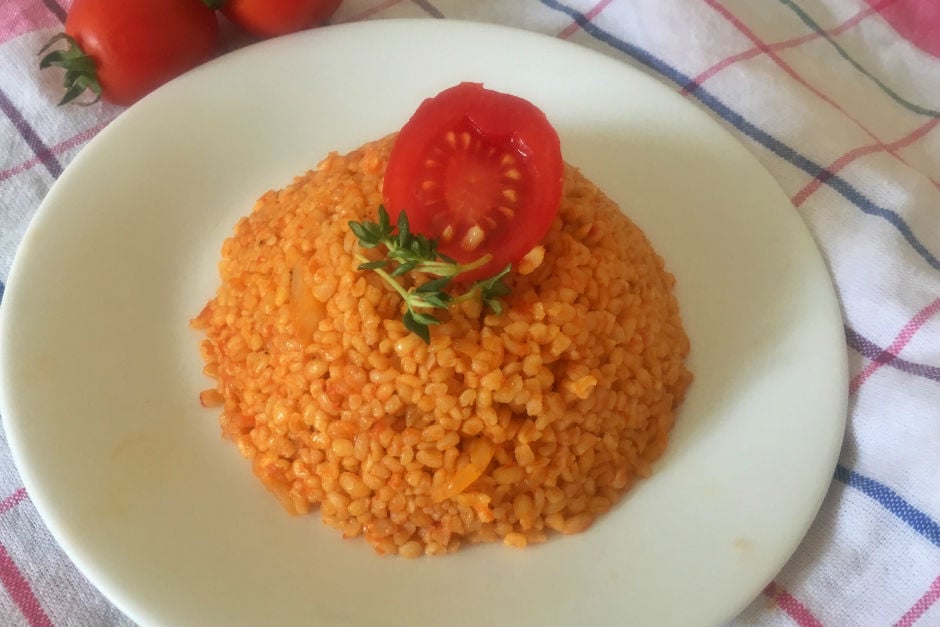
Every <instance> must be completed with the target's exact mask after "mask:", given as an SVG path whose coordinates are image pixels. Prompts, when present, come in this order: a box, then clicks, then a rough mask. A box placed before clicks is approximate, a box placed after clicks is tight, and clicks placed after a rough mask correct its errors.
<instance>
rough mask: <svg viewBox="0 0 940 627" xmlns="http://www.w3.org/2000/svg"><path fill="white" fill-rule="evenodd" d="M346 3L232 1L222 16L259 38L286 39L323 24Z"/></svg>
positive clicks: (323, 0)
mask: <svg viewBox="0 0 940 627" xmlns="http://www.w3.org/2000/svg"><path fill="white" fill-rule="evenodd" d="M340 2H342V0H228V2H226V3H225V5H224V6H223V7H222V12H223V13H225V16H226V17H228V18H229V19H230V20H232V21H233V22H235V23H236V24H238V25H239V26H241V27H242V28H244V29H245V30H247V31H248V32H250V33H253V34H255V35H258V36H259V37H276V36H277V35H286V34H287V33H293V32H296V31H299V30H303V29H305V28H310V27H312V26H318V25H319V24H322V23H323V22H324V21H326V19H327V18H328V17H330V16H331V15H333V12H334V11H336V9H337V8H338V7H339V5H340Z"/></svg>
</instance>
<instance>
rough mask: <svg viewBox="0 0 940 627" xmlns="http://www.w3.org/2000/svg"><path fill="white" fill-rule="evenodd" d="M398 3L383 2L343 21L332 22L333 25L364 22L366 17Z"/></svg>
mask: <svg viewBox="0 0 940 627" xmlns="http://www.w3.org/2000/svg"><path fill="white" fill-rule="evenodd" d="M399 2H401V0H385V2H379V3H378V4H376V5H374V6H371V7H369V8H368V9H365V10H364V11H360V12H359V13H356V14H355V15H351V16H349V17H347V18H345V19H342V20H338V21H336V22H334V24H342V23H344V22H358V21H359V20H364V19H366V18H367V17H372V16H373V15H375V14H376V13H378V12H380V11H384V10H385V9H388V8H391V7H393V6H395V5H396V4H398V3H399Z"/></svg>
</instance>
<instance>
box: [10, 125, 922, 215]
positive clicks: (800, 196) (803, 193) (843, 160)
mask: <svg viewBox="0 0 940 627" xmlns="http://www.w3.org/2000/svg"><path fill="white" fill-rule="evenodd" d="M937 124H940V118H934V119H932V120H930V121H929V122H927V123H926V124H924V125H922V126H919V127H918V128H915V129H914V130H913V131H911V132H910V133H909V134H908V135H906V136H904V137H902V138H901V139H899V140H897V141H895V142H891V143H890V144H885V145H884V146H882V145H881V144H869V145H868V146H862V147H860V148H856V149H855V150H850V151H849V152H847V153H845V154H844V155H842V156H841V157H839V158H838V159H836V160H835V161H833V162H832V163H831V164H829V166H828V167H827V168H826V169H825V171H823V172H820V173H819V175H818V176H816V178H814V179H813V180H812V181H810V182H809V183H807V184H806V185H805V186H804V187H803V189H801V190H800V191H798V192H797V193H796V194H795V195H794V196H793V198H792V199H791V200H792V201H793V204H794V206H796V207H799V206H800V205H802V204H803V203H804V202H806V199H807V198H809V197H810V196H812V195H813V194H814V193H815V192H816V190H818V189H819V188H820V187H821V186H822V185H823V183H825V182H826V181H828V180H829V179H830V178H832V176H833V175H834V174H836V173H837V172H839V170H841V169H842V168H844V167H845V166H847V165H848V164H850V163H852V162H853V161H855V160H856V159H858V158H859V157H864V156H865V155H870V154H871V153H873V152H880V151H882V150H885V149H888V150H900V149H901V148H904V147H905V146H907V145H909V144H911V143H913V142H915V141H917V140H918V139H920V138H921V137H923V136H924V135H926V134H927V133H929V132H930V131H931V130H933V128H934V127H935V126H937ZM927 178H929V179H930V182H931V183H933V186H934V187H936V188H937V189H940V183H938V182H937V181H935V180H934V179H933V178H931V177H929V176H928V177H927ZM0 180H2V176H0Z"/></svg>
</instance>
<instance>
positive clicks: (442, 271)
mask: <svg viewBox="0 0 940 627" xmlns="http://www.w3.org/2000/svg"><path fill="white" fill-rule="evenodd" d="M349 228H350V230H351V231H352V232H353V235H355V236H356V238H357V239H358V240H359V245H360V246H362V247H363V248H376V247H379V246H384V247H385V249H386V258H385V259H380V260H376V261H369V260H368V259H366V258H365V257H363V256H359V261H361V262H362V263H360V264H359V266H358V269H359V270H374V271H375V272H377V273H378V274H379V276H381V277H382V279H383V280H384V281H385V282H386V283H388V284H389V285H390V286H391V287H392V289H394V290H395V291H396V292H398V293H399V294H400V295H401V297H402V299H403V300H404V301H405V306H406V312H405V314H404V316H402V324H404V326H405V328H406V329H408V330H409V331H410V332H412V333H414V334H415V335H417V336H419V337H420V338H421V339H422V340H424V341H425V342H426V343H430V341H431V335H430V331H429V329H428V327H430V326H432V325H437V324H441V320H440V319H439V318H437V317H436V316H434V315H432V314H430V313H427V312H425V311H419V310H426V309H432V310H433V309H444V310H446V309H447V308H448V307H450V306H451V305H452V304H454V303H455V302H460V301H464V300H467V299H469V298H476V297H479V298H480V300H481V301H482V302H483V304H484V305H485V306H487V307H489V308H490V309H491V310H492V311H493V312H494V313H496V314H497V315H499V314H500V313H502V311H503V305H502V302H501V301H500V300H499V299H500V298H501V297H502V296H505V295H507V294H509V288H508V287H507V286H506V284H505V283H503V281H502V279H503V277H505V276H506V275H507V274H508V273H509V271H510V270H511V269H512V266H511V265H507V266H506V267H505V268H504V269H503V270H502V271H501V272H499V273H498V274H495V275H493V276H491V277H489V278H486V279H482V280H480V281H477V282H475V283H473V284H472V285H471V286H470V288H469V289H468V290H466V291H465V292H463V293H460V294H456V295H455V294H450V293H448V292H447V291H446V290H447V288H448V287H450V285H451V282H452V280H453V278H454V277H456V276H459V275H460V274H461V273H462V272H469V271H470V270H474V269H476V268H480V267H482V266H484V265H486V264H487V263H488V262H489V259H490V258H491V256H490V255H485V256H483V257H481V258H480V259H477V260H476V261H474V262H472V263H468V264H460V263H458V262H457V261H455V260H454V259H452V258H450V257H448V256H446V255H442V254H440V253H438V252H437V240H435V239H433V238H429V237H426V236H424V235H421V234H420V233H412V232H411V225H410V223H409V221H408V215H407V214H406V213H405V212H404V211H402V212H401V213H399V214H398V219H397V220H396V224H395V226H394V227H392V225H391V218H390V216H389V215H388V212H387V211H386V210H385V207H384V206H381V205H380V206H379V209H378V222H370V221H368V220H364V221H362V222H356V221H350V222H349ZM409 273H421V274H425V275H430V276H431V277H433V278H431V279H429V280H427V281H425V282H423V283H422V284H421V285H419V286H417V287H415V288H412V289H410V290H409V289H406V288H405V287H404V286H403V285H402V284H401V283H400V279H399V277H403V276H405V275H407V274H409ZM406 285H407V284H406Z"/></svg>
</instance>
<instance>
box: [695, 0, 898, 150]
mask: <svg viewBox="0 0 940 627" xmlns="http://www.w3.org/2000/svg"><path fill="white" fill-rule="evenodd" d="M705 3H706V4H707V5H709V6H710V7H712V8H713V9H715V11H717V12H718V14H719V15H721V16H722V17H724V18H725V19H726V20H728V21H729V22H731V24H733V25H734V27H735V28H737V29H738V30H739V31H741V34H743V35H744V36H745V37H747V38H748V39H750V40H751V42H752V43H754V45H756V46H757V47H758V48H760V49H761V51H763V52H764V53H765V54H767V56H768V57H770V58H771V59H772V60H773V62H774V63H776V64H777V65H778V66H779V67H780V69H782V70H783V71H784V72H786V74H787V75H789V76H790V77H791V78H793V80H795V81H797V82H798V83H799V84H800V85H803V86H804V87H805V88H806V89H808V90H810V91H811V92H813V93H814V94H815V95H816V96H817V97H818V98H820V99H821V100H823V101H824V102H826V103H827V104H829V105H830V106H831V107H832V108H833V109H835V110H836V111H838V112H839V113H841V114H842V115H844V116H845V117H846V118H848V119H849V120H851V121H852V122H853V123H854V124H855V126H857V127H858V128H859V129H860V130H861V131H862V132H864V133H865V134H866V135H868V136H869V137H871V138H872V139H873V140H875V142H876V143H877V144H878V146H880V147H881V149H882V150H884V151H885V152H887V153H888V154H890V155H891V156H892V157H894V158H895V159H897V160H898V161H900V162H901V163H903V164H904V165H906V166H910V164H909V163H908V162H907V161H905V160H904V158H903V157H901V156H900V155H899V154H897V152H895V151H894V150H892V149H891V148H889V147H888V146H885V145H884V142H882V141H881V140H880V139H879V138H878V137H876V136H875V134H874V133H872V132H871V131H869V130H868V128H866V127H865V125H864V124H862V123H861V122H859V121H858V120H857V119H855V118H854V117H853V116H852V115H851V114H850V113H849V112H848V111H846V110H845V109H843V108H842V106H841V105H840V104H839V103H837V102H836V101H834V100H833V99H832V98H830V97H829V96H827V95H826V94H824V93H822V92H821V91H819V90H818V89H816V88H815V87H813V86H812V85H810V84H809V83H808V82H807V81H806V80H805V79H804V78H803V77H802V76H800V75H799V74H797V72H796V70H794V69H793V68H792V67H790V65H789V64H788V63H787V62H786V61H784V60H783V59H781V58H780V56H779V55H777V54H776V53H775V52H774V51H773V50H771V49H770V48H769V47H768V46H767V44H766V43H764V42H763V41H762V40H761V39H760V38H759V37H758V36H757V35H755V34H754V32H753V31H752V30H751V29H750V28H748V27H747V25H746V24H745V23H744V22H742V21H741V20H739V19H738V18H737V16H735V15H734V14H733V13H731V12H730V11H729V10H728V9H726V8H725V7H724V6H723V5H722V4H721V2H719V0H705Z"/></svg>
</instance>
